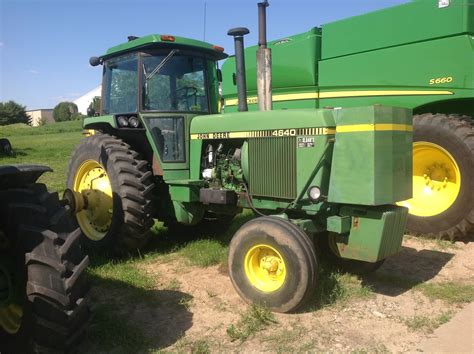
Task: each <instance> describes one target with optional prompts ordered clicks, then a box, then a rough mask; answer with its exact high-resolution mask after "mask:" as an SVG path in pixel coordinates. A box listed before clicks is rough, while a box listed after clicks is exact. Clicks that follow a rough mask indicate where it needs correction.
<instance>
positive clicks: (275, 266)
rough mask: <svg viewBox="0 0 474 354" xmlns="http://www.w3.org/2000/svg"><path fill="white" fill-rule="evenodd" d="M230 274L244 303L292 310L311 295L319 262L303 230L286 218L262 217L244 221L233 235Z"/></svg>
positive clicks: (280, 309) (230, 250)
mask: <svg viewBox="0 0 474 354" xmlns="http://www.w3.org/2000/svg"><path fill="white" fill-rule="evenodd" d="M229 274H230V279H231V280H232V284H233V285H234V287H235V289H236V290H237V292H238V293H239V295H240V296H241V297H242V298H243V299H244V300H245V301H246V302H248V303H258V304H261V305H264V306H267V307H268V308H270V309H271V310H272V311H275V312H292V311H295V310H297V309H298V308H300V307H301V306H303V305H304V304H305V303H306V302H307V301H308V300H309V299H310V298H311V295H312V294H313V291H314V290H315V287H316V282H317V274H318V261H317V258H316V253H315V250H314V246H313V244H312V242H311V240H310V239H309V238H308V236H307V235H306V234H305V233H304V232H302V231H301V230H300V229H298V228H297V227H296V226H294V225H293V224H291V223H290V222H289V221H286V220H283V219H279V218H276V217H261V218H258V219H254V220H251V221H249V222H247V223H246V224H244V225H243V226H242V227H241V228H240V229H239V230H238V231H237V233H236V234H235V235H234V237H233V238H232V241H231V243H230V249H229Z"/></svg>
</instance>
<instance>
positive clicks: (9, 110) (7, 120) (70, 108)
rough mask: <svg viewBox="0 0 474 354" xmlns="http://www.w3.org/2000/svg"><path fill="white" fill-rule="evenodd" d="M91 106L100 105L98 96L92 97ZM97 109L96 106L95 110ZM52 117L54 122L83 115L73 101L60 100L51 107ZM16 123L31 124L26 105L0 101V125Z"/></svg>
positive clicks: (74, 118) (82, 116)
mask: <svg viewBox="0 0 474 354" xmlns="http://www.w3.org/2000/svg"><path fill="white" fill-rule="evenodd" d="M91 106H93V107H97V106H98V107H100V98H99V97H96V98H94V100H93V102H91ZM99 109H100V108H97V111H99ZM53 117H54V120H55V121H56V122H64V121H68V120H79V119H83V118H84V117H85V116H84V115H83V114H81V113H79V111H78V109H77V105H76V104H75V103H73V102H60V103H58V104H57V105H56V106H55V107H54V109H53ZM16 123H23V124H31V118H30V116H29V115H28V113H26V107H25V106H22V105H21V104H19V103H17V102H15V101H7V102H0V126H1V125H9V124H16Z"/></svg>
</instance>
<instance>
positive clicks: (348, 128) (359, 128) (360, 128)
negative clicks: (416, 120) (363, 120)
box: [336, 123, 413, 133]
mask: <svg viewBox="0 0 474 354" xmlns="http://www.w3.org/2000/svg"><path fill="white" fill-rule="evenodd" d="M374 131H394V132H397V131H398V132H412V131H413V126H412V125H409V124H383V123H380V124H352V125H339V126H337V127H336V132H337V133H355V132H374Z"/></svg>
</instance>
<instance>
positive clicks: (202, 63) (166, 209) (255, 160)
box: [66, 28, 412, 312]
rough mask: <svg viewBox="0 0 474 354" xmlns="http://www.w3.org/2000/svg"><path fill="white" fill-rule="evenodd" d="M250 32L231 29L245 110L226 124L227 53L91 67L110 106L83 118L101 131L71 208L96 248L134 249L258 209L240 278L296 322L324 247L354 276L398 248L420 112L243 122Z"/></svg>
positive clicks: (198, 51)
mask: <svg viewBox="0 0 474 354" xmlns="http://www.w3.org/2000/svg"><path fill="white" fill-rule="evenodd" d="M246 33H248V30H247V29H245V28H237V29H233V30H231V31H229V33H228V34H229V35H232V36H234V37H235V46H236V58H237V59H238V60H237V74H236V77H235V79H236V82H237V83H238V87H239V107H240V110H241V111H243V112H237V113H226V114H219V111H220V97H219V82H220V77H221V74H220V70H219V69H218V67H217V62H218V61H219V60H222V59H224V58H226V57H227V55H226V54H224V52H223V48H220V47H218V46H215V45H212V44H209V43H205V42H201V41H197V40H191V39H186V38H181V37H175V36H170V35H149V36H145V37H141V38H137V37H129V41H128V42H126V43H123V44H120V45H118V46H115V47H112V48H110V49H109V50H108V51H107V52H106V53H105V54H104V55H102V56H100V57H93V58H91V60H90V62H91V64H92V65H103V83H102V88H103V94H102V107H101V112H100V115H98V116H95V115H94V116H92V117H89V118H86V119H85V120H84V128H85V129H87V130H89V131H92V135H90V136H89V137H86V138H84V139H83V140H82V141H81V142H80V144H79V145H78V146H77V148H76V149H75V151H74V153H73V154H72V157H71V160H70V165H69V173H68V181H67V186H68V190H67V191H66V198H67V199H68V200H69V201H70V204H71V205H72V206H73V207H72V208H73V210H74V212H75V213H76V214H75V215H76V220H77V223H78V224H79V226H80V228H81V230H82V234H83V240H84V242H85V244H87V245H88V246H89V247H92V248H93V249H96V250H99V251H111V250H114V251H118V252H124V251H125V252H127V251H128V252H133V251H135V250H136V249H137V248H140V247H141V246H143V245H144V244H146V242H147V241H148V239H149V238H150V226H151V225H152V224H153V222H154V220H153V219H154V218H156V219H159V220H161V221H163V222H165V224H167V225H169V226H173V225H188V226H196V225H202V224H203V223H207V225H219V228H221V229H224V228H225V226H226V225H228V224H229V223H230V221H231V220H232V218H233V217H234V216H235V215H236V214H238V213H240V212H241V211H242V209H243V208H247V209H252V210H253V211H254V212H255V213H256V214H257V215H259V216H261V217H258V218H255V219H253V220H251V221H249V222H247V223H245V224H244V225H243V226H242V227H241V228H240V229H239V230H238V231H237V233H236V234H235V235H234V237H233V239H232V241H231V244H230V251H229V273H230V277H231V280H232V282H233V284H234V286H235V288H236V290H237V292H238V293H239V294H240V295H241V297H242V298H243V299H244V300H246V301H248V302H256V303H262V304H265V305H266V306H268V307H269V308H271V309H272V310H273V311H279V312H289V311H294V310H296V309H298V308H299V307H301V306H302V305H303V304H304V303H305V302H306V301H307V300H309V299H310V298H311V294H312V293H313V291H314V290H315V288H316V287H317V286H318V281H317V274H318V267H319V260H318V255H317V253H316V247H315V243H316V242H318V241H324V242H325V243H326V244H329V247H328V249H329V250H330V251H329V252H332V253H333V254H334V257H336V258H337V259H338V260H339V261H340V262H341V263H343V264H345V265H347V266H348V267H350V268H351V269H352V270H375V269H376V268H377V267H379V266H380V265H381V263H382V262H383V260H384V259H385V258H387V257H389V256H390V255H393V254H394V253H396V252H398V251H399V249H400V247H401V242H402V237H403V233H404V228H405V224H406V217H407V210H408V209H407V208H405V207H401V206H396V205H394V204H395V203H396V202H398V201H402V200H405V199H407V198H409V197H411V188H412V185H411V173H412V168H411V159H412V154H411V145H412V125H411V120H412V116H411V112H410V111H409V110H407V109H403V108H394V107H386V106H369V107H359V108H348V109H331V108H329V109H301V110H279V111H261V112H244V111H245V106H246V97H245V92H246V88H245V75H244V72H245V63H244V61H243V56H242V53H243V38H244V35H245V34H246ZM264 57H265V56H262V58H264ZM268 74H269V73H268V72H267V75H266V77H267V78H268V77H269V75H268ZM262 77H263V76H262ZM91 113H92V112H91Z"/></svg>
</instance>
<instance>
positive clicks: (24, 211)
mask: <svg viewBox="0 0 474 354" xmlns="http://www.w3.org/2000/svg"><path fill="white" fill-rule="evenodd" d="M0 200H1V204H0V229H1V232H0V235H1V238H2V240H3V242H2V243H1V246H0V260H1V261H2V262H0V270H2V269H3V271H4V273H3V276H5V274H8V275H9V277H8V276H7V278H5V277H3V278H2V277H1V275H2V274H0V278H2V279H4V280H5V279H8V282H7V283H8V284H9V286H7V287H6V288H5V287H4V288H3V290H5V289H6V290H7V292H8V293H10V295H9V296H8V300H7V301H5V297H3V300H4V302H3V303H0V352H2V353H63V352H71V351H75V350H76V349H77V347H78V345H79V343H80V341H81V339H82V338H83V337H84V334H85V328H86V324H87V322H88V318H89V309H88V307H87V301H86V294H87V290H88V285H87V283H86V282H85V278H84V276H85V268H86V266H87V264H88V258H87V256H83V254H82V252H81V249H80V246H79V236H80V231H79V229H77V228H75V227H74V226H73V225H72V222H71V220H70V217H69V216H68V214H67V212H66V210H65V208H63V207H61V206H60V203H59V199H58V196H57V194H50V193H48V192H47V190H46V187H45V186H44V185H41V184H36V185H33V186H31V187H30V188H22V189H12V190H3V191H0ZM5 270H7V271H6V272H5ZM3 285H5V282H3ZM3 294H5V292H4V293H3Z"/></svg>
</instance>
